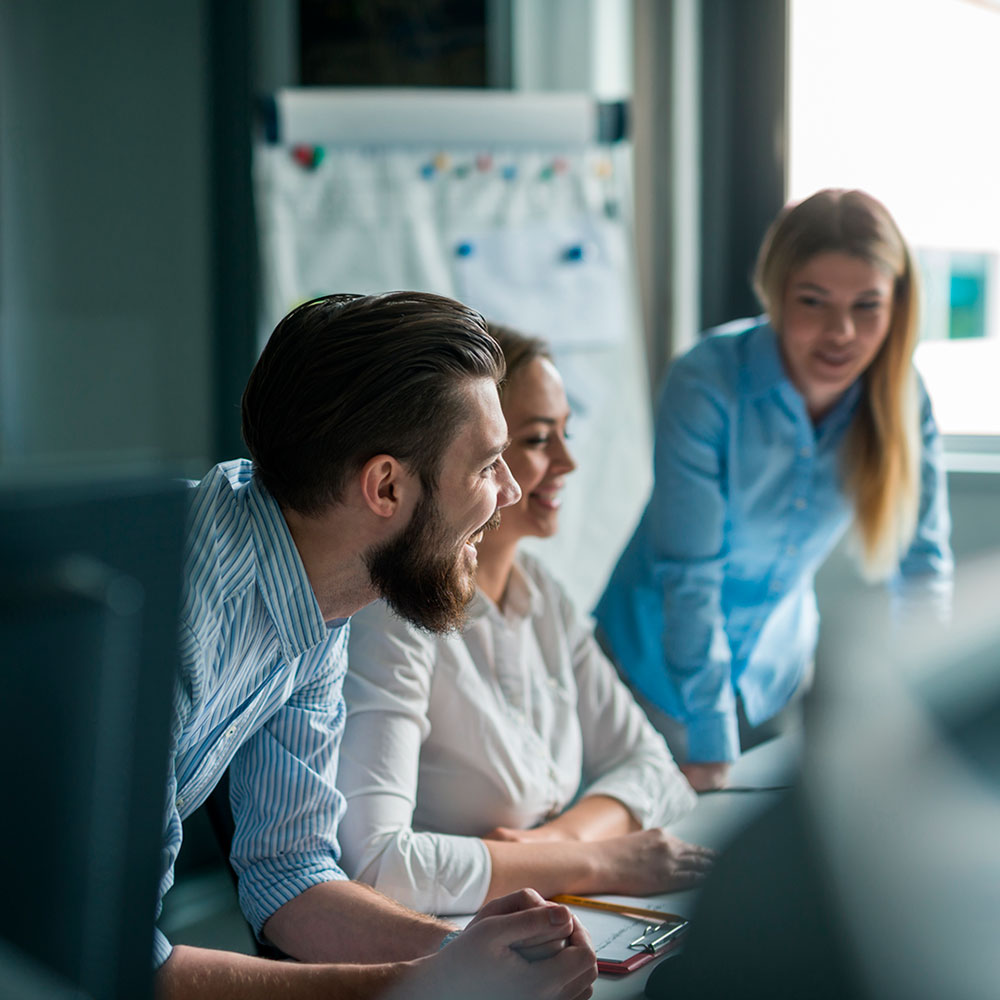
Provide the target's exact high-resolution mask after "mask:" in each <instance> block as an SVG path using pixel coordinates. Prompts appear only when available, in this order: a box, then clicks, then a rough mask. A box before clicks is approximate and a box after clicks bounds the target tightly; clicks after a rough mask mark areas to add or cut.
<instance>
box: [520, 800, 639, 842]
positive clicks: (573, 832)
mask: <svg viewBox="0 0 1000 1000" xmlns="http://www.w3.org/2000/svg"><path fill="white" fill-rule="evenodd" d="M535 829H536V831H538V832H544V833H545V834H549V835H551V838H552V839H553V840H606V839H607V838H608V837H619V836H621V835H623V834H626V833H632V832H633V831H635V830H638V829H640V824H639V822H638V820H637V819H636V818H635V817H634V816H633V815H632V813H631V812H629V810H628V808H627V807H626V806H625V804H624V803H623V802H620V801H619V800H618V799H616V798H614V797H613V796H611V795H586V796H584V797H583V798H582V799H580V801H579V802H577V803H576V804H575V805H573V806H570V808H569V809H567V810H566V811H565V812H564V813H562V814H560V815H559V816H557V817H556V818H555V819H554V820H550V821H549V822H548V823H543V824H542V825H541V826H539V827H536V828H535Z"/></svg>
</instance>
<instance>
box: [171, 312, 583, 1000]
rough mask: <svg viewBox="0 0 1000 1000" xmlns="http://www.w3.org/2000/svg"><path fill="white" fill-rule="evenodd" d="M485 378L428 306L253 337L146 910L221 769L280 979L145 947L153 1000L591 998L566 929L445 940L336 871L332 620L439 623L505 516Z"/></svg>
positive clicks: (338, 721)
mask: <svg viewBox="0 0 1000 1000" xmlns="http://www.w3.org/2000/svg"><path fill="white" fill-rule="evenodd" d="M502 376H503V359H502V355H501V353H500V350H499V348H498V347H497V345H496V343H495V342H494V341H493V340H492V338H491V337H490V336H489V335H488V333H487V331H486V325H485V322H484V320H483V318H482V317H481V316H479V314H478V313H475V312H473V311H472V310H470V309H468V308H466V307H465V306H463V305H461V304H460V303H458V302H454V301H452V300H450V299H446V298H442V297H439V296H433V295H426V294H420V293H415V292H394V293H390V294H386V295H379V296H369V297H362V296H345V295H339V296H327V297H325V298H321V299H316V300H314V301H312V302H308V303H306V304H304V305H302V306H299V307H298V308H296V309H295V310H293V311H292V312H291V313H290V314H289V315H288V316H286V317H285V318H284V319H283V320H282V321H281V322H280V323H279V324H278V326H277V328H276V329H275V331H274V333H273V334H272V335H271V337H270V339H269V341H268V343H267V346H266V347H265V349H264V351H263V353H262V355H261V357H260V360H259V361H258V362H257V365H256V366H255V368H254V370H253V372H252V374H251V376H250V380H249V382H248V384H247V387H246V391H245V393H244V396H243V407H242V411H243V412H242V417H243V437H244V441H245V442H246V445H247V448H248V450H249V453H250V455H251V459H252V461H245V460H237V461H233V462H226V463H223V464H221V465H218V466H216V467H215V468H214V469H213V470H212V471H211V472H210V473H209V474H208V475H207V476H206V477H205V478H204V479H203V480H201V482H200V483H198V484H197V485H196V486H195V487H194V489H193V497H192V505H191V514H190V523H189V529H188V544H187V552H186V563H185V581H184V595H183V598H182V610H181V623H180V629H181V661H182V667H181V675H180V680H179V684H178V686H177V695H176V705H175V713H174V724H173V731H172V749H171V756H170V767H169V775H168V790H167V809H166V822H165V833H164V850H163V859H164V860H163V876H162V880H161V886H160V896H161V899H162V896H163V894H164V893H165V892H166V891H167V889H168V888H169V887H170V885H171V884H172V881H173V865H174V861H175V860H176V857H177V853H178V851H179V849H180V844H181V831H182V827H181V823H182V820H183V819H185V818H186V817H187V816H188V815H190V814H191V813H192V812H193V811H194V810H195V809H196V808H197V807H198V806H199V805H200V804H201V803H202V802H204V800H205V799H206V798H207V797H208V795H209V793H210V792H211V791H212V789H213V788H214V787H215V785H216V784H217V783H218V781H219V779H220V778H221V777H222V775H223V773H225V772H226V771H227V769H228V773H229V779H230V800H231V804H232V808H233V814H234V819H235V826H236V830H235V835H234V838H233V845H232V854H231V860H232V863H233V865H234V867H235V869H236V871H237V872H238V874H239V891H240V903H241V906H242V908H243V911H244V913H245V914H246V916H247V918H248V920H249V921H250V922H251V924H252V925H253V926H254V928H255V930H256V932H257V933H258V935H259V936H260V938H261V940H264V941H267V942H270V943H272V944H274V945H276V946H277V947H278V948H279V949H281V950H282V951H283V952H285V953H286V954H287V955H289V956H291V957H292V958H293V959H295V960H296V961H292V962H283V961H282V962H275V961H270V960H267V959H262V958H257V957H253V956H248V955H236V954H231V953H226V952H219V951H211V950H208V949H201V948H192V947H183V946H177V947H173V948H172V947H171V945H170V943H169V942H168V941H167V940H166V938H165V937H164V936H163V935H162V934H160V933H159V932H157V938H156V946H155V954H154V961H155V962H156V964H157V966H158V972H157V989H158V993H159V995H160V997H162V998H173V997H183V998H185V1000H191V998H195V997H202V996H204V997H213V998H225V997H230V996H232V997H247V998H251V997H273V996H275V995H277V994H279V993H280V995H282V996H285V997H292V998H294V997H313V996H317V997H319V996H323V997H330V996H336V997H341V998H349V997H382V996H406V997H414V998H419V1000H422V998H426V1000H431V998H434V1000H438V998H447V997H456V998H457V997H462V998H464V997H468V996H473V995H475V996H477V997H478V998H480V1000H488V998H491V997H497V998H500V997H510V996H560V997H566V998H567V1000H569V998H575V997H587V996H590V994H591V983H592V982H593V980H594V978H595V975H596V965H595V961H594V954H593V950H592V948H591V947H590V943H589V941H588V940H587V937H586V934H585V933H584V932H583V931H582V929H581V928H580V926H579V924H578V923H577V922H576V921H575V919H574V918H573V916H572V915H571V913H570V912H569V911H568V910H567V909H566V908H565V907H562V906H556V905H554V904H550V903H546V902H545V901H544V900H542V899H541V897H539V896H538V895H537V894H536V893H534V892H532V891H531V890H523V891H522V892H520V893H515V894H513V895H511V896H507V897H504V898H503V899H501V900H497V901H495V902H494V903H492V904H490V905H488V906H486V907H484V908H483V910H481V911H480V913H479V914H478V915H477V917H476V918H475V919H474V920H473V921H472V922H471V923H470V924H469V926H468V927H467V928H466V930H464V931H463V932H461V933H460V934H457V933H456V931H455V929H454V928H453V927H451V926H450V925H448V924H445V923H442V922H441V921H439V920H437V919H435V918H433V917H429V916H424V915H420V914H416V913H413V912H411V911H409V910H406V909H405V908H404V907H402V906H400V905H399V904H396V903H394V902H393V901H391V900H389V899H387V898H386V897H384V896H381V895H380V894H378V893H377V892H375V891H374V890H372V889H370V888H369V887H367V886H364V885H361V884H359V883H355V882H351V881H349V880H348V879H347V878H346V876H345V875H344V873H343V872H342V871H341V869H340V868H339V867H338V863H337V862H338V859H339V855H340V849H339V846H338V843H337V825H338V822H339V820H340V817H341V815H342V813H343V809H344V800H343V797H342V796H341V795H340V793H339V792H338V791H337V788H336V771H337V755H338V750H339V745H340V738H341V733H342V730H343V725H344V715H345V713H344V704H343V698H342V695H341V685H342V682H343V677H344V672H345V670H346V667H347V663H346V650H347V633H348V628H349V622H348V619H349V617H350V616H351V615H352V614H353V613H354V612H356V611H357V610H359V609H360V608H361V607H363V606H364V605H365V604H367V603H369V602H370V601H372V600H374V599H375V598H377V597H384V598H385V599H386V600H387V601H388V602H389V604H390V605H391V606H392V607H393V609H394V610H395V611H396V612H397V613H398V614H399V615H401V616H403V617H405V618H407V619H408V620H410V621H412V622H414V623H415V624H417V625H419V626H421V627H423V628H426V629H429V630H431V631H434V632H443V631H447V630H449V629H451V628H455V627H457V626H458V625H459V624H461V622H462V617H463V609H464V607H465V605H466V603H467V602H468V601H469V600H470V599H471V597H472V595H473V593H474V592H475V583H474V578H475V574H474V570H475V565H476V548H475V545H476V542H477V540H478V539H479V538H480V537H481V535H482V532H483V531H484V530H487V529H488V528H489V527H490V526H491V525H494V524H495V523H497V518H498V516H499V511H500V509H501V508H502V507H504V506H506V505H508V504H510V503H513V502H515V501H516V500H517V499H518V497H519V493H520V491H519V489H518V486H517V484H516V483H515V482H514V480H513V478H512V477H511V474H510V471H509V470H508V469H507V466H506V465H505V464H504V461H503V458H502V457H501V455H502V453H503V451H504V448H505V447H506V444H507V427H506V424H505V423H504V419H503V414H502V412H501V409H500V404H499V399H498V394H497V386H498V384H499V381H500V379H501V378H502ZM442 943H445V944H446V946H445V947H442Z"/></svg>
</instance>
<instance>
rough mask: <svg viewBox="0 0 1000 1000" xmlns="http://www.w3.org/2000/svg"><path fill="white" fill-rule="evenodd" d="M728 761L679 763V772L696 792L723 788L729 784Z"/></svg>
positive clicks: (729, 765)
mask: <svg viewBox="0 0 1000 1000" xmlns="http://www.w3.org/2000/svg"><path fill="white" fill-rule="evenodd" d="M731 766H732V765H731V764H730V763H729V761H726V760H720V761H708V762H706V763H704V764H680V765H679V767H680V769H681V773H682V774H683V775H684V777H685V778H687V780H688V784H689V785H690V786H691V787H692V788H693V789H694V790H695V791H696V792H708V791H711V790H712V789H714V788H725V787H726V785H728V784H729V768H730V767H731Z"/></svg>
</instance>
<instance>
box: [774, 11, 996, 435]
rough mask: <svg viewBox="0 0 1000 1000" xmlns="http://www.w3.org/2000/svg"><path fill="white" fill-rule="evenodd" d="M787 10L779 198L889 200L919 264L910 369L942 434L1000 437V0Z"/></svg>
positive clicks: (887, 203) (891, 209)
mask: <svg viewBox="0 0 1000 1000" xmlns="http://www.w3.org/2000/svg"><path fill="white" fill-rule="evenodd" d="M789 10H790V44H789V108H788V112H789V114H788V128H789V183H788V188H789V190H788V197H789V198H792V199H797V198H802V197H805V196H806V195H808V194H811V193H812V192H813V191H816V190H817V189H819V188H823V187H859V188H863V189H864V190H866V191H868V192H870V193H871V194H873V195H875V197H877V198H879V199H880V200H881V201H883V202H884V203H885V204H886V205H887V206H888V208H889V210H890V211H891V212H892V213H893V215H894V216H895V218H896V220H897V221H898V222H899V225H900V227H901V228H902V230H903V232H904V234H905V235H906V237H907V239H908V240H909V242H910V244H911V246H913V247H914V249H915V250H916V253H917V258H918V262H919V265H920V271H921V276H922V284H923V302H922V307H923V308H922V326H921V344H920V346H919V347H918V348H917V356H916V364H917V367H918V369H919V371H920V373H921V375H922V377H923V379H924V382H925V383H926V385H927V388H928V391H929V392H930V394H931V399H932V400H933V403H934V409H935V413H936V414H937V418H938V423H939V425H940V427H941V430H942V431H943V432H944V433H945V434H946V435H953V436H957V435H962V436H965V438H966V440H965V443H964V445H963V446H964V447H967V446H968V438H969V437H972V438H973V439H974V438H975V437H977V436H983V435H1000V128H998V127H997V121H998V118H997V107H998V95H1000V58H998V55H997V54H998V53H1000V2H998V0H838V2H837V3H836V4H830V3H826V2H823V0H790V4H789ZM982 443H983V444H984V445H988V444H991V443H995V442H988V441H986V440H985V439H984V440H983V442H982Z"/></svg>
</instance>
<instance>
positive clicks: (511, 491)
mask: <svg viewBox="0 0 1000 1000" xmlns="http://www.w3.org/2000/svg"><path fill="white" fill-rule="evenodd" d="M499 479H500V491H499V493H498V494H497V507H509V506H510V505H511V504H512V503H517V501H518V500H520V499H521V487H520V486H518V485H517V480H516V479H515V478H514V477H513V475H511V471H510V469H509V468H508V466H507V463H506V462H505V461H504V460H503V459H502V458H501V459H500V470H499Z"/></svg>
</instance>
